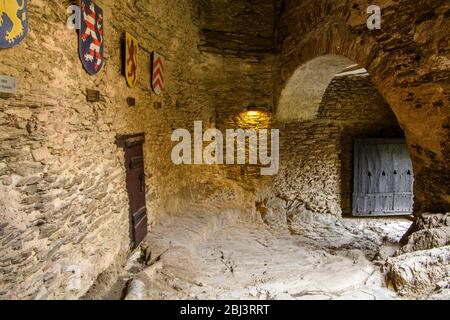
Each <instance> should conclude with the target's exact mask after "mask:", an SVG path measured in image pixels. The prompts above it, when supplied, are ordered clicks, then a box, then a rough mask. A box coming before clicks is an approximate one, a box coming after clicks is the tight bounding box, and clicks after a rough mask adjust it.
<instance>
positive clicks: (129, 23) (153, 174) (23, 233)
mask: <svg viewBox="0 0 450 320" xmlns="http://www.w3.org/2000/svg"><path fill="white" fill-rule="evenodd" d="M97 2H98V3H99V4H101V5H102V7H103V9H104V17H105V35H106V40H105V41H106V51H105V56H106V63H105V67H104V69H103V70H102V71H101V72H100V74H99V75H98V76H89V75H88V74H87V73H86V72H85V71H84V69H83V67H82V65H81V62H80V59H79V57H78V36H77V33H76V32H74V31H71V30H69V29H67V28H66V25H65V24H66V19H67V17H68V15H67V14H66V8H67V7H68V6H69V5H70V4H71V3H72V2H71V1H43V0H30V1H29V24H30V33H29V35H28V36H27V38H26V39H25V40H24V42H22V43H21V44H20V45H19V46H17V47H15V48H13V49H8V50H2V51H1V52H0V60H1V64H0V74H8V75H11V76H14V77H16V78H17V81H18V92H17V95H16V96H13V97H1V98H0V170H1V171H0V251H1V252H2V255H1V257H0V298H20V299H22V298H26V299H43V298H47V299H52V298H77V297H80V296H81V295H83V294H84V293H85V292H86V291H87V290H88V288H89V287H90V286H91V285H92V283H93V282H94V280H95V279H96V277H97V276H98V275H99V274H101V273H102V272H104V271H105V270H107V269H108V267H109V266H111V265H113V262H114V263H115V264H117V261H124V260H125V259H126V257H127V254H128V252H129V249H130V239H129V236H130V235H129V216H128V215H129V212H128V196H127V191H126V185H125V167H124V154H123V151H122V150H120V149H119V148H118V147H117V146H116V145H115V138H116V135H117V134H131V133H138V132H144V133H145V136H146V143H145V146H144V153H145V171H146V184H147V197H146V198H147V208H148V213H149V220H150V221H149V223H150V225H152V224H153V223H154V222H155V221H156V220H157V218H158V217H160V216H163V215H164V214H170V213H171V212H173V211H176V210H181V208H180V206H181V205H180V204H181V203H186V202H189V201H194V198H195V200H199V201H200V200H204V199H206V200H207V199H209V197H211V195H212V194H214V193H215V189H214V186H211V185H212V183H211V180H213V179H211V178H210V176H209V175H208V174H209V173H214V172H217V168H214V167H200V168H193V167H175V166H174V165H173V164H172V162H171V160H170V152H171V147H172V145H173V144H172V142H171V141H170V135H171V133H172V130H173V129H174V128H185V127H186V128H190V127H192V125H193V122H194V120H204V121H205V122H206V123H208V124H209V123H210V122H213V121H214V117H215V113H214V97H213V96H211V95H209V94H208V93H207V92H206V88H205V81H204V77H203V72H204V70H203V69H202V68H208V64H209V61H208V60H207V59H206V58H204V57H203V56H202V55H200V54H199V52H198V50H197V45H198V44H199V41H200V40H199V29H200V26H201V24H202V21H201V17H200V15H199V8H198V6H197V3H196V2H193V1H190V0H182V1H179V0H176V1H175V0H170V1H166V0H164V1H162V0H161V1H159V0H158V1H152V2H151V3H150V2H148V1H143V0H142V1H133V2H130V1H125V0H121V1H100V0H98V1H97ZM44 17H45V19H44ZM125 31H128V32H130V33H131V34H134V35H135V36H136V37H137V38H138V39H139V40H140V48H139V81H138V84H137V86H136V87H134V88H128V87H127V85H126V82H125V78H124V77H123V76H122V75H121V73H122V70H121V66H122V61H121V59H122V57H121V38H122V35H123V33H124V32H125ZM153 50H160V51H161V52H162V53H163V54H164V55H165V56H166V87H167V91H166V92H165V93H164V94H163V95H161V96H156V95H154V94H153V93H152V91H151V88H150V72H149V70H150V54H151V52H152V51H153ZM213 67H214V68H215V65H213ZM86 89H97V90H99V91H100V93H101V101H100V102H98V103H88V102H86ZM127 97H134V98H136V101H137V105H136V106H135V107H128V105H127V100H126V99H127ZM159 103H161V104H159ZM220 176H221V175H220V174H216V175H215V179H216V180H217V181H219V180H220ZM198 189H201V190H202V192H199V193H195V192H193V190H198ZM194 193H195V196H194V195H193V194H194ZM219 198H220V201H223V200H224V196H220V197H219ZM72 272H75V273H79V274H80V275H81V286H80V288H75V289H74V290H70V288H68V284H70V277H71V276H72V275H73V274H72Z"/></svg>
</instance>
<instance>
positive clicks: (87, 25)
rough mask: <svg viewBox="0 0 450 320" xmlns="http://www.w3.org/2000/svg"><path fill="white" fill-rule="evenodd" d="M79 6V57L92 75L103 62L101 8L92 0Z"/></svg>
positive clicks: (103, 45)
mask: <svg viewBox="0 0 450 320" xmlns="http://www.w3.org/2000/svg"><path fill="white" fill-rule="evenodd" d="M0 1H1V0H0ZM80 8H81V28H80V41H79V42H80V58H81V61H82V63H83V66H84V68H85V69H86V71H87V72H88V73H89V74H91V75H94V74H97V73H99V72H100V70H101V69H102V67H103V64H104V58H103V57H104V50H105V42H104V36H103V10H102V9H101V8H100V7H99V6H98V5H97V4H95V2H94V0H81V1H80Z"/></svg>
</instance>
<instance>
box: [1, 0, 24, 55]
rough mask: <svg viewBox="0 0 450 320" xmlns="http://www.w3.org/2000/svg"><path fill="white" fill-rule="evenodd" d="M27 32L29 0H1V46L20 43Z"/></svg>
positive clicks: (7, 46) (6, 46)
mask: <svg viewBox="0 0 450 320" xmlns="http://www.w3.org/2000/svg"><path fill="white" fill-rule="evenodd" d="M27 33H28V8H27V0H6V1H4V0H0V48H12V47H14V46H16V45H18V44H19V43H20V42H21V41H22V40H23V39H24V38H25V37H26V35H27Z"/></svg>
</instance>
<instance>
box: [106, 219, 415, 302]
mask: <svg viewBox="0 0 450 320" xmlns="http://www.w3.org/2000/svg"><path fill="white" fill-rule="evenodd" d="M303 218H305V217H303ZM294 224H296V225H295V226H292V225H291V226H290V227H287V226H286V227H283V226H279V225H277V226H275V225H270V226H269V225H267V224H265V223H263V222H262V221H259V220H258V219H256V220H253V221H244V220H242V219H239V218H237V217H236V216H235V215H233V213H228V214H217V215H211V214H206V213H203V214H202V213H197V214H195V215H191V216H189V215H188V216H183V217H181V216H180V217H173V219H168V221H167V222H166V223H165V224H163V225H157V226H155V227H154V229H153V230H152V233H151V235H150V237H149V239H148V240H147V241H146V243H145V244H144V246H143V248H144V249H143V250H142V251H137V252H136V253H135V254H134V255H133V256H132V257H131V259H130V261H129V262H128V265H127V267H126V268H125V271H124V272H123V274H122V275H121V277H120V281H119V282H118V283H117V284H116V285H115V286H114V287H113V288H112V290H110V292H109V293H108V294H107V295H106V296H105V297H104V298H106V299H119V298H123V297H124V296H125V295H123V289H124V287H125V286H127V288H128V289H127V290H126V291H127V292H128V295H126V298H127V299H232V300H233V299H283V300H287V299H327V300H329V299H365V300H366V299H396V298H398V297H397V296H396V294H395V292H394V291H393V290H391V289H389V288H386V285H385V282H384V275H383V274H382V268H381V267H380V266H381V265H382V263H383V261H384V260H383V259H384V258H385V257H386V256H388V255H389V254H391V253H392V252H393V251H394V250H395V249H397V248H398V244H397V243H398V241H399V240H400V238H401V236H402V235H403V234H404V233H405V232H406V230H407V229H408V227H409V226H410V224H411V223H410V221H408V220H406V219H398V218H397V219H395V218H394V219H393V218H390V219H369V220H362V219H349V220H345V219H344V220H342V219H336V218H333V217H323V216H322V217H320V216H319V217H316V216H309V217H308V216H306V219H300V221H296V222H295V223H294ZM293 230H294V231H293Z"/></svg>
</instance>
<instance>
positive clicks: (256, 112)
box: [245, 111, 260, 117]
mask: <svg viewBox="0 0 450 320" xmlns="http://www.w3.org/2000/svg"><path fill="white" fill-rule="evenodd" d="M245 115H246V116H248V117H258V116H259V115H260V112H259V111H247V112H245Z"/></svg>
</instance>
